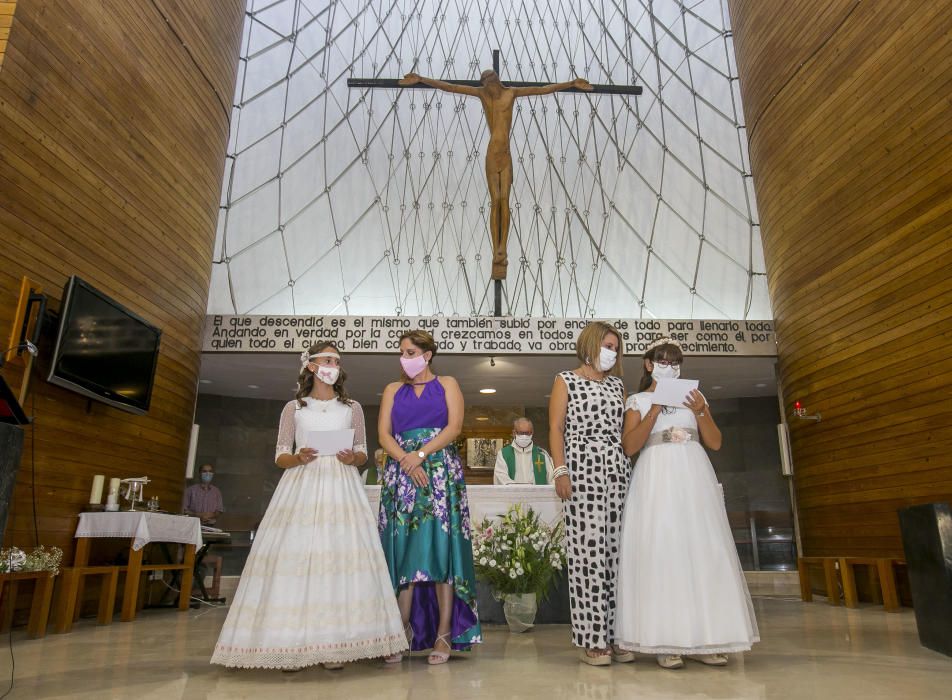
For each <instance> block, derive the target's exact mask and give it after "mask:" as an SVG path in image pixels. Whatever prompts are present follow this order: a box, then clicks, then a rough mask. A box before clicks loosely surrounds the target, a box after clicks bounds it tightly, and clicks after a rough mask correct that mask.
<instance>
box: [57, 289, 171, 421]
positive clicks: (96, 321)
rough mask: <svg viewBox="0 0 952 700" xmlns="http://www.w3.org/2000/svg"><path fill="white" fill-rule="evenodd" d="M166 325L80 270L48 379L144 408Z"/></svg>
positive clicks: (66, 298) (133, 409)
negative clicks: (132, 308)
mask: <svg viewBox="0 0 952 700" xmlns="http://www.w3.org/2000/svg"><path fill="white" fill-rule="evenodd" d="M161 337H162V331H160V330H159V329H158V328H156V327H155V326H153V325H151V324H149V323H147V322H146V321H145V320H144V319H142V318H141V317H139V316H137V315H136V314H134V313H132V312H131V311H129V309H127V308H125V307H124V306H122V305H121V304H120V303H119V302H117V301H115V300H114V299H111V298H109V297H108V296H106V295H105V294H103V293H102V292H100V291H99V290H98V289H96V288H95V287H93V286H92V285H90V284H88V283H86V282H84V281H83V280H81V279H80V278H79V277H76V276H75V275H74V276H72V277H70V279H69V282H67V283H66V287H65V289H64V290H63V304H62V307H61V309H60V318H59V331H58V333H57V336H56V347H55V350H54V351H53V362H52V365H51V367H50V373H49V376H48V377H47V378H48V379H49V381H50V382H51V383H53V384H56V385H58V386H61V387H64V388H66V389H71V390H72V391H76V392H78V393H80V394H82V395H84V396H88V397H89V398H91V399H95V400H97V401H102V402H104V403H107V404H109V405H110V406H115V407H116V408H119V409H122V410H123V411H129V412H130V413H139V414H141V413H145V412H146V411H148V410H149V401H150V400H151V398H152V381H153V379H154V378H155V365H156V362H157V360H158V357H159V341H160V340H161Z"/></svg>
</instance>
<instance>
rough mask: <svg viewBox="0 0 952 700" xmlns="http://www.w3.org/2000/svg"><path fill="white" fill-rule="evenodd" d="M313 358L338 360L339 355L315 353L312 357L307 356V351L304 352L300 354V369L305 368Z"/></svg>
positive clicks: (334, 353)
mask: <svg viewBox="0 0 952 700" xmlns="http://www.w3.org/2000/svg"><path fill="white" fill-rule="evenodd" d="M315 357H336V358H337V359H338V360H340V355H339V354H337V353H336V352H316V353H314V354H313V355H309V354H308V352H307V350H305V351H304V352H302V353H301V369H304V368H305V367H307V365H308V363H309V362H310V361H311V360H313V359H314V358H315Z"/></svg>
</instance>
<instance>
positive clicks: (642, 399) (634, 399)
mask: <svg viewBox="0 0 952 700" xmlns="http://www.w3.org/2000/svg"><path fill="white" fill-rule="evenodd" d="M625 410H626V411H638V412H639V413H640V414H641V417H642V418H644V417H645V416H646V415H648V411H650V410H651V400H650V399H649V398H648V397H647V396H645V395H644V393H640V394H632V395H631V396H629V397H628V400H627V401H626V402H625Z"/></svg>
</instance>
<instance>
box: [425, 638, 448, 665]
mask: <svg viewBox="0 0 952 700" xmlns="http://www.w3.org/2000/svg"><path fill="white" fill-rule="evenodd" d="M441 639H442V640H443V643H444V644H445V645H446V649H447V650H446V651H437V650H436V645H437V644H439V643H440V640H441ZM452 650H453V647H451V646H450V633H449V632H447V633H446V634H440V635H437V637H436V641H435V642H433V651H431V652H430V655H429V656H428V657H426V662H427V663H428V664H430V666H439V665H440V664H445V663H446V662H447V661H449V660H450V652H451V651H452Z"/></svg>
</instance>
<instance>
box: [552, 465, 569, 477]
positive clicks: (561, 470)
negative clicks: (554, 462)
mask: <svg viewBox="0 0 952 700" xmlns="http://www.w3.org/2000/svg"><path fill="white" fill-rule="evenodd" d="M568 475H569V468H568V467H566V466H565V465H564V464H563V465H562V466H560V467H557V468H556V469H555V471H554V472H552V479H553V480H555V479H558V478H559V477H560V476H568Z"/></svg>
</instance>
